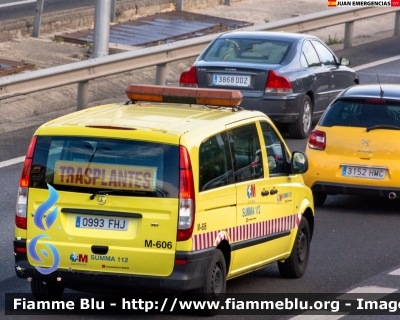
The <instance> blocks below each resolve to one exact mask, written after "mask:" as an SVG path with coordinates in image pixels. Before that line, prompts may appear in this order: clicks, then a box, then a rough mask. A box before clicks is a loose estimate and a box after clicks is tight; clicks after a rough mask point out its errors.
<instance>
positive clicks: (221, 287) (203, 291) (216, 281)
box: [196, 249, 226, 300]
mask: <svg viewBox="0 0 400 320" xmlns="http://www.w3.org/2000/svg"><path fill="white" fill-rule="evenodd" d="M225 291H226V262H225V257H224V255H223V253H222V251H221V250H219V249H215V251H214V255H213V258H212V260H211V263H210V266H209V267H208V270H207V276H206V280H205V283H204V285H203V286H202V287H201V288H198V289H196V293H198V294H200V295H202V296H204V297H206V298H207V299H211V300H218V299H219V298H220V297H221V295H223V294H224V293H225Z"/></svg>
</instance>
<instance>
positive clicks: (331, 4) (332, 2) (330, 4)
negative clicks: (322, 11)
mask: <svg viewBox="0 0 400 320" xmlns="http://www.w3.org/2000/svg"><path fill="white" fill-rule="evenodd" d="M328 7H336V0H328Z"/></svg>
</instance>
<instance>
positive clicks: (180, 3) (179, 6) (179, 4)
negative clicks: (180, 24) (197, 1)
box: [176, 0, 183, 11]
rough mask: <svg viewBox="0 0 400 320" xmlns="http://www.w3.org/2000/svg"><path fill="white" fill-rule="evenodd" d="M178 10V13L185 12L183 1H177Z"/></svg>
mask: <svg viewBox="0 0 400 320" xmlns="http://www.w3.org/2000/svg"><path fill="white" fill-rule="evenodd" d="M176 10H178V11H182V10H183V0H176Z"/></svg>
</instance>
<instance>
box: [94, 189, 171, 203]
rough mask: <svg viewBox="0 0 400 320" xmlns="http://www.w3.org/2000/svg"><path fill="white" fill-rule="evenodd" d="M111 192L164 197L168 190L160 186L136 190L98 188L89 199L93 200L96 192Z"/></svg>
mask: <svg viewBox="0 0 400 320" xmlns="http://www.w3.org/2000/svg"><path fill="white" fill-rule="evenodd" d="M112 193H120V194H131V195H134V194H136V195H138V194H139V195H152V196H154V197H159V198H166V197H167V196H168V192H167V191H165V190H163V189H161V188H158V187H157V188H156V189H155V190H153V191H137V190H118V189H112V190H99V191H95V192H93V193H92V195H91V196H90V200H93V199H94V197H95V196H96V195H98V194H112Z"/></svg>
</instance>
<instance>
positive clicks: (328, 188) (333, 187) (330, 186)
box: [311, 181, 400, 198]
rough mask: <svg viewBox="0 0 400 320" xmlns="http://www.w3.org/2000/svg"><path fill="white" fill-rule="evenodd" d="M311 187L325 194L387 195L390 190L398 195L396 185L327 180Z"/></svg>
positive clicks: (399, 195) (399, 193)
mask: <svg viewBox="0 0 400 320" xmlns="http://www.w3.org/2000/svg"><path fill="white" fill-rule="evenodd" d="M311 189H312V190H313V191H315V192H325V193H327V194H332V195H335V194H351V195H365V196H381V197H387V198H388V197H389V194H390V193H391V192H394V193H395V194H396V195H397V197H400V188H398V187H393V188H391V187H379V186H363V185H355V184H338V183H329V182H321V181H317V182H315V183H314V184H313V185H312V187H311Z"/></svg>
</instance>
